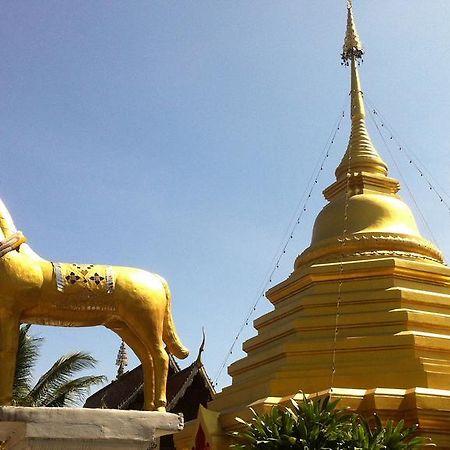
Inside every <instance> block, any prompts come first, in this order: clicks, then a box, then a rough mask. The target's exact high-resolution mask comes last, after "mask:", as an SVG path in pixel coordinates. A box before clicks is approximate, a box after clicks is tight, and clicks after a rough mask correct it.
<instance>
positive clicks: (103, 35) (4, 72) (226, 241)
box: [0, 0, 450, 386]
mask: <svg viewBox="0 0 450 450" xmlns="http://www.w3.org/2000/svg"><path fill="white" fill-rule="evenodd" d="M354 4H355V14H356V18H357V23H358V28H359V31H360V34H361V36H362V39H363V41H364V44H365V47H366V50H367V53H366V57H365V61H364V64H363V66H362V68H361V77H362V83H363V88H364V91H365V93H366V98H367V99H368V100H369V101H370V104H371V105H373V106H374V107H375V108H377V109H378V110H379V111H380V112H381V113H382V114H383V115H384V117H385V118H386V119H387V122H388V123H389V124H390V125H391V126H392V127H394V129H395V130H396V132H397V135H398V136H399V137H400V139H401V141H402V143H403V144H406V145H407V148H408V149H409V150H410V151H411V152H412V153H414V154H416V155H417V156H418V159H419V160H420V161H421V162H422V163H423V167H424V168H425V169H426V170H428V171H429V172H430V173H431V176H432V179H433V180H434V181H433V183H435V184H436V186H438V185H440V186H441V187H442V189H441V188H440V189H441V192H444V191H445V190H446V191H447V192H448V191H449V181H448V180H449V176H450V173H449V172H450V169H449V166H450V165H449V162H450V156H449V154H450V149H449V146H450V144H449V143H450V127H449V126H448V124H449V122H450V89H449V88H448V86H449V81H448V80H449V79H450V66H449V62H448V61H449V60H450V59H449V52H450V31H449V28H448V21H449V18H450V2H448V0H434V1H433V2H423V1H419V0H408V1H406V0H389V1H387V0H378V1H376V2H373V1H362V0H361V1H358V0H355V1H354ZM345 15H346V10H345V1H344V0H342V1H336V0H314V1H306V0H299V1H265V0H258V1H256V0H253V1H250V0H245V1H231V0H230V1H196V2H182V1H151V2H148V1H137V0H136V1H129V2H120V1H103V0H97V1H95V2H92V1H87V0H81V1H78V2H72V1H68V0H46V1H41V0H23V1H20V2H17V1H4V2H3V4H2V14H1V15H0V42H1V44H0V60H1V61H2V64H1V65H0V98H1V101H0V155H1V160H2V162H3V164H2V167H3V169H4V170H2V178H1V180H0V195H1V197H2V198H3V199H4V201H5V202H6V204H7V205H8V206H9V208H10V210H11V213H12V215H13V217H14V219H15V221H16V223H17V225H18V227H19V228H20V229H21V230H23V231H24V233H25V234H26V235H27V236H28V238H29V241H30V244H31V245H32V247H33V248H34V249H35V250H36V251H37V252H38V253H40V254H41V255H42V256H43V257H45V258H48V259H50V260H54V261H70V262H86V263H91V262H93V263H105V264H113V265H127V266H133V267H140V268H144V269H147V270H150V271H153V272H157V273H159V274H161V275H163V276H164V277H165V278H166V279H167V280H168V281H169V283H170V286H171V288H172V292H173V312H174V317H175V321H176V324H177V328H178V332H179V335H180V336H181V338H182V340H183V341H184V342H185V344H186V345H187V346H188V347H190V349H191V351H192V358H194V357H195V353H196V350H197V348H198V346H199V344H200V340H201V328H202V326H205V328H206V334H207V346H206V351H205V354H204V362H205V365H206V368H207V370H208V372H209V373H210V375H211V377H215V376H216V374H217V370H218V369H219V367H220V365H221V363H222V361H223V359H224V357H225V356H226V354H227V350H228V348H229V347H230V345H231V344H232V342H233V340H234V336H235V335H236V332H237V330H238V329H239V327H240V325H241V323H242V321H243V320H244V316H245V314H246V313H247V311H248V309H249V308H250V307H251V305H252V304H253V303H254V301H255V300H256V298H257V297H258V293H259V290H260V289H261V286H262V284H263V283H264V281H265V276H266V274H267V272H268V271H269V270H270V269H271V264H272V261H273V258H274V256H275V254H276V252H277V250H278V249H279V247H280V244H281V243H282V241H283V238H284V237H285V233H286V229H287V227H288V224H289V222H290V219H291V218H292V215H293V214H294V212H295V210H296V207H297V205H298V203H299V201H300V200H301V197H302V194H303V193H304V191H305V189H307V187H308V180H309V178H310V174H311V172H312V171H313V169H314V167H315V165H316V163H317V161H318V159H319V156H320V154H321V153H322V152H323V149H324V147H325V144H326V143H327V139H328V136H329V135H330V133H331V132H332V130H333V126H334V124H335V122H336V119H337V118H338V117H339V114H340V112H341V111H342V107H343V105H345V111H346V113H347V112H348V91H349V81H348V76H349V74H348V70H347V69H346V68H343V67H341V65H340V59H339V54H340V51H341V46H342V41H343V34H344V28H345V20H346V17H345ZM369 126H370V132H371V135H372V137H373V140H374V142H375V143H376V146H377V148H378V150H379V151H380V153H381V154H382V155H383V157H384V158H385V160H386V161H387V162H388V164H389V165H390V168H391V172H390V173H391V174H392V175H393V176H396V177H399V173H398V171H397V169H396V167H395V165H394V163H393V162H392V158H391V156H390V155H389V153H388V152H387V150H386V148H385V147H384V145H383V141H382V140H381V139H380V137H379V135H378V133H377V130H376V129H375V128H374V127H373V126H372V124H371V122H370V121H369ZM347 138H348V117H346V118H345V119H344V122H343V126H342V127H341V129H340V130H339V132H338V134H337V138H336V142H335V144H334V145H333V146H332V147H331V150H330V158H328V159H327V161H326V163H325V166H324V170H323V173H322V174H321V176H320V179H319V181H318V185H317V188H316V189H315V190H314V192H313V195H312V198H311V202H310V203H309V205H308V211H307V213H306V214H305V215H304V217H303V218H302V221H301V223H300V225H299V226H298V227H297V229H296V232H295V235H294V239H292V240H291V243H290V245H289V247H288V250H287V253H286V255H285V256H284V258H283V260H282V263H281V265H280V269H279V270H278V271H277V273H276V275H275V277H274V280H281V279H284V278H285V277H286V276H287V275H288V274H289V273H290V271H291V270H292V267H293V261H294V259H295V256H296V255H297V254H298V253H300V252H301V251H302V250H303V249H304V248H305V247H306V246H307V245H308V243H309V240H310V236H311V228H312V223H313V221H314V218H315V216H316V214H317V213H318V211H319V210H320V208H321V207H322V206H323V205H324V200H323V198H322V196H321V190H322V189H323V188H325V187H326V186H327V185H329V184H330V183H331V182H332V181H333V179H334V178H333V177H334V175H333V172H334V168H335V166H336V165H337V163H338V161H339V160H340V157H341V156H342V154H343V152H344V151H345V147H346V142H347ZM388 140H389V139H388ZM392 149H393V150H392V151H393V155H394V157H395V159H396V160H397V164H398V165H399V167H400V170H401V173H402V176H403V177H404V178H405V180H406V182H407V184H408V186H409V188H410V190H411V192H412V193H413V196H414V199H415V202H416V203H417V205H419V206H420V207H421V211H422V214H423V216H424V217H426V219H427V222H428V225H429V227H430V229H431V230H432V234H433V236H434V237H435V238H436V241H437V243H438V245H439V246H440V248H441V249H442V250H443V251H444V253H445V254H447V255H449V254H450V242H449V239H448V236H449V234H448V229H449V219H450V214H449V211H448V209H446V208H445V207H443V206H442V204H440V203H439V200H438V199H437V197H436V196H435V195H434V193H433V192H432V191H430V190H429V188H428V186H427V184H426V183H425V182H424V180H423V177H422V178H421V177H420V176H419V175H418V173H417V172H416V171H415V170H414V169H413V168H412V166H411V164H409V162H408V159H407V158H405V157H404V155H402V154H401V152H399V151H398V150H397V149H396V147H395V145H393V146H392ZM5 169H6V170H5ZM403 186H404V184H403ZM443 195H444V194H443ZM402 196H403V198H404V199H405V200H407V202H408V203H409V204H410V205H411V207H412V209H413V211H414V212H415V214H416V218H417V221H418V223H419V226H420V227H421V229H422V230H423V232H424V235H426V236H427V237H429V238H430V233H429V231H428V229H427V226H426V225H424V224H423V223H422V221H421V220H420V214H419V213H418V212H417V211H416V206H415V204H414V201H413V200H412V199H411V197H410V195H409V192H408V191H407V190H406V189H403V190H402ZM446 199H447V200H448V197H446ZM269 309H270V307H269V305H268V304H267V301H264V300H261V301H260V302H259V304H258V307H257V309H256V311H255V315H254V318H255V317H257V316H259V315H261V314H262V313H263V312H265V311H267V310H269ZM35 332H37V333H38V334H40V335H42V336H44V337H45V339H46V342H45V346H44V348H43V350H44V351H43V356H42V358H41V361H40V363H39V367H38V373H37V374H36V375H39V372H42V371H43V370H44V369H45V368H46V367H48V366H49V365H50V364H51V363H52V362H53V361H54V360H55V359H56V358H57V356H58V355H60V354H62V353H64V352H68V351H71V350H77V349H83V350H88V351H90V352H92V353H93V354H94V355H95V356H96V357H97V358H98V359H99V361H100V363H99V366H98V372H99V373H104V374H106V375H108V376H109V377H110V378H112V377H114V374H115V370H116V368H115V366H114V362H115V357H116V353H117V350H118V347H119V343H120V341H119V339H118V338H117V337H116V336H115V335H114V334H112V333H111V332H109V331H107V330H105V329H102V328H96V329H84V330H78V329H77V330H74V329H61V328H44V327H35ZM252 333H253V331H252V327H251V326H248V327H246V328H245V330H244V332H243V334H242V336H241V338H240V339H239V343H238V345H237V349H236V351H234V352H233V355H232V357H231V359H230V362H231V361H233V360H234V359H236V358H237V357H239V356H240V355H241V353H240V352H239V351H238V349H239V348H240V344H241V342H242V340H243V339H244V338H247V337H249V336H251V335H252ZM189 361H191V359H190V360H189ZM189 361H187V363H189ZM135 364H136V360H135V359H133V360H132V365H135ZM228 383H229V379H228V378H227V377H226V376H223V377H222V378H221V379H220V380H219V386H222V385H226V384H228Z"/></svg>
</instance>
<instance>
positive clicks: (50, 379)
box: [13, 325, 106, 407]
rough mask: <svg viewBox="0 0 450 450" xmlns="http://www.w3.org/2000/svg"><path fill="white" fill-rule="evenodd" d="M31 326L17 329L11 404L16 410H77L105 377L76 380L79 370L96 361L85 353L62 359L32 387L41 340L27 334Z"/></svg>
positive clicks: (75, 353)
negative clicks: (35, 407)
mask: <svg viewBox="0 0 450 450" xmlns="http://www.w3.org/2000/svg"><path fill="white" fill-rule="evenodd" d="M29 329H30V325H24V326H22V327H21V328H20V336H19V348H18V351H17V363H16V373H15V382H14V387H13V403H14V405H16V406H61V407H62V406H76V405H79V404H80V403H81V402H82V400H83V399H84V398H85V397H86V395H87V394H88V393H89V390H90V388H91V387H92V386H94V385H97V384H101V383H104V382H105V381H106V377H104V376H101V375H100V376H99V375H88V376H83V377H78V378H75V377H74V376H75V374H76V373H78V372H79V371H81V370H85V369H91V368H93V367H95V364H96V362H97V361H96V360H95V358H93V357H92V356H91V355H90V354H88V353H85V352H74V353H69V354H67V355H63V356H61V357H60V358H59V359H58V360H57V361H56V362H55V363H54V364H53V365H52V367H51V368H50V369H49V370H48V371H47V372H45V373H44V375H42V377H41V378H39V380H38V382H37V383H36V384H35V385H34V386H33V369H34V366H35V364H36V361H37V359H38V357H39V350H40V346H41V344H42V338H39V337H36V336H33V335H31V334H29Z"/></svg>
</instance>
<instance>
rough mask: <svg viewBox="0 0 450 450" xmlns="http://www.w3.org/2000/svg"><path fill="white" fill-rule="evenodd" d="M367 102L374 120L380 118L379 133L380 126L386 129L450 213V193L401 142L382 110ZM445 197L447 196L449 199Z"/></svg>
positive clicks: (390, 138) (390, 137) (375, 121)
mask: <svg viewBox="0 0 450 450" xmlns="http://www.w3.org/2000/svg"><path fill="white" fill-rule="evenodd" d="M367 104H368V106H369V108H370V112H371V114H372V115H373V117H372V120H373V122H374V123H375V124H377V123H378V122H377V119H379V127H377V129H378V130H379V133H380V134H382V133H381V131H380V128H381V129H385V130H386V131H387V132H388V133H389V140H391V141H394V142H395V144H396V146H397V148H398V150H399V151H400V152H401V153H403V154H404V155H405V157H406V158H407V159H408V162H409V164H411V165H412V166H413V167H414V168H415V169H416V170H417V172H418V173H419V175H420V177H421V178H423V179H424V180H425V182H426V183H427V185H428V188H429V190H430V191H432V192H433V193H434V194H435V195H436V196H437V197H438V199H439V201H440V203H442V204H443V205H444V206H445V208H446V209H447V211H448V212H449V213H450V194H449V193H448V192H447V191H446V190H445V188H444V187H443V186H442V185H441V184H440V183H439V181H438V180H436V179H435V178H434V176H433V174H432V173H431V172H430V171H429V170H428V169H427V168H426V165H425V164H424V163H423V162H422V161H421V160H420V158H419V157H418V156H417V155H416V154H415V153H414V152H412V151H410V150H409V149H408V147H407V146H406V145H404V144H402V143H401V142H400V139H398V137H397V133H396V132H395V130H394V129H393V127H392V126H391V125H389V124H388V123H387V121H386V120H385V118H384V117H383V115H382V114H381V112H380V111H379V110H378V109H376V108H375V107H374V106H373V105H372V104H371V102H369V101H367ZM416 161H417V162H416ZM435 185H436V186H438V187H439V189H437V188H436V187H435ZM444 197H447V200H446V199H445V198H444Z"/></svg>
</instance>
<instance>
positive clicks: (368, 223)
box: [175, 4, 450, 450]
mask: <svg viewBox="0 0 450 450" xmlns="http://www.w3.org/2000/svg"><path fill="white" fill-rule="evenodd" d="M363 53H364V50H363V47H362V44H361V40H360V38H359V36H358V33H357V30H356V26H355V21H354V18H353V12H352V7H351V4H349V6H348V18H347V32H346V36H345V41H344V48H343V53H342V59H343V61H344V63H345V65H348V66H349V67H350V72H351V92H350V96H351V134H350V139H349V143H348V146H347V150H346V152H345V154H344V156H343V158H342V161H341V162H340V164H339V166H338V167H337V169H336V172H335V175H336V181H335V182H334V183H332V184H331V185H330V186H329V187H327V188H326V189H325V190H324V196H325V198H326V200H327V201H328V203H327V204H326V206H325V207H324V208H323V209H322V211H321V212H320V213H319V215H318V216H317V218H316V221H315V224H314V229H313V233H312V240H311V245H310V246H309V247H308V248H307V249H306V250H305V251H303V253H301V254H300V255H299V256H298V257H297V259H296V261H295V265H294V271H293V272H292V274H291V275H290V276H289V277H288V278H287V279H286V280H285V281H283V282H281V283H279V284H278V285H277V286H275V287H273V288H271V289H270V290H269V291H268V292H267V294H266V296H267V298H268V299H269V300H270V302H271V303H272V305H273V308H274V309H273V311H271V312H269V313H267V314H265V315H263V316H262V317H259V318H258V319H256V320H255V322H254V326H255V328H256V330H257V335H256V336H255V337H253V338H251V339H249V340H247V341H246V342H245V343H244V345H243V349H244V351H245V352H246V353H247V355H246V356H245V357H244V358H243V359H241V360H239V361H237V362H235V363H233V364H232V365H231V366H230V367H229V374H230V375H231V377H232V384H231V386H229V387H226V388H225V389H224V390H223V391H222V392H221V393H220V394H218V395H217V396H216V398H215V399H214V400H213V401H212V402H210V403H209V404H208V408H207V409H205V408H202V409H201V410H200V412H199V415H198V419H197V420H196V421H193V422H189V423H188V424H186V428H185V430H184V431H183V432H182V433H180V434H179V435H177V436H175V441H176V446H177V449H178V450H181V449H189V450H190V449H193V448H197V449H199V448H200V447H201V445H199V440H198V439H197V440H196V437H198V436H199V433H200V434H201V436H202V440H201V442H203V444H205V443H206V444H207V446H209V447H210V448H212V449H213V450H214V449H217V448H227V447H228V445H229V440H228V437H227V433H229V432H230V431H233V430H236V429H237V428H238V426H239V424H238V423H237V422H236V421H235V417H237V416H239V417H242V418H248V417H249V415H250V414H249V411H248V407H249V406H252V407H253V408H255V409H264V408H270V407H271V406H272V405H275V404H285V403H287V402H288V401H289V399H291V398H295V399H299V400H301V399H302V398H303V393H304V394H306V395H307V396H309V397H314V396H325V395H330V394H331V396H332V397H334V398H340V399H341V402H340V406H341V407H350V408H352V409H353V410H355V411H358V412H360V413H363V414H367V415H370V414H372V413H374V412H376V413H377V414H379V416H380V417H382V418H385V419H386V418H392V419H400V418H404V419H405V421H406V422H407V423H408V424H410V425H412V424H415V423H417V424H418V425H419V431H420V434H421V435H424V436H429V437H431V438H432V440H433V442H434V443H435V444H437V446H438V448H448V449H450V269H449V268H448V267H447V266H446V265H445V264H444V263H443V258H442V255H441V252H440V251H439V250H438V249H437V248H436V247H435V246H434V245H433V244H432V243H431V242H429V241H427V240H426V239H424V238H423V237H422V236H421V234H420V232H419V230H418V228H417V225H416V222H415V219H414V216H413V214H412V213H411V211H410V209H409V207H408V206H407V205H406V204H405V203H404V202H403V201H402V200H401V198H400V197H399V195H398V194H397V192H398V191H399V189H400V185H399V182H398V181H397V180H395V179H394V178H390V177H389V176H388V167H387V165H386V163H385V162H384V161H383V159H382V158H381V156H380V155H379V153H378V152H377V150H376V148H375V146H374V145H373V143H372V140H371V138H370V136H369V133H368V131H367V128H366V121H365V119H366V114H365V108H364V95H363V91H362V88H361V83H360V78H359V73H358V65H359V61H360V59H361V57H362V55H363ZM206 444H205V445H206Z"/></svg>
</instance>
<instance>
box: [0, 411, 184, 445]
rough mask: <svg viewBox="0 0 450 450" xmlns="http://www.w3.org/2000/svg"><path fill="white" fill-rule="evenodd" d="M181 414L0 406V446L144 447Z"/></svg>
mask: <svg viewBox="0 0 450 450" xmlns="http://www.w3.org/2000/svg"><path fill="white" fill-rule="evenodd" d="M183 425H184V424H183V416H181V415H176V414H171V413H160V412H154V411H118V410H110V409H81V408H22V407H10V406H3V407H0V442H1V441H3V446H1V445H0V448H1V449H7V450H28V449H29V450H41V449H42V450H44V449H45V450H61V449H64V450H82V449H83V450H84V449H86V450H87V449H105V450H106V449H123V450H135V449H136V450H138V449H139V450H141V449H142V450H148V449H152V448H156V447H157V438H159V437H160V436H163V435H166V434H173V433H176V432H178V431H180V430H182V429H183Z"/></svg>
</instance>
